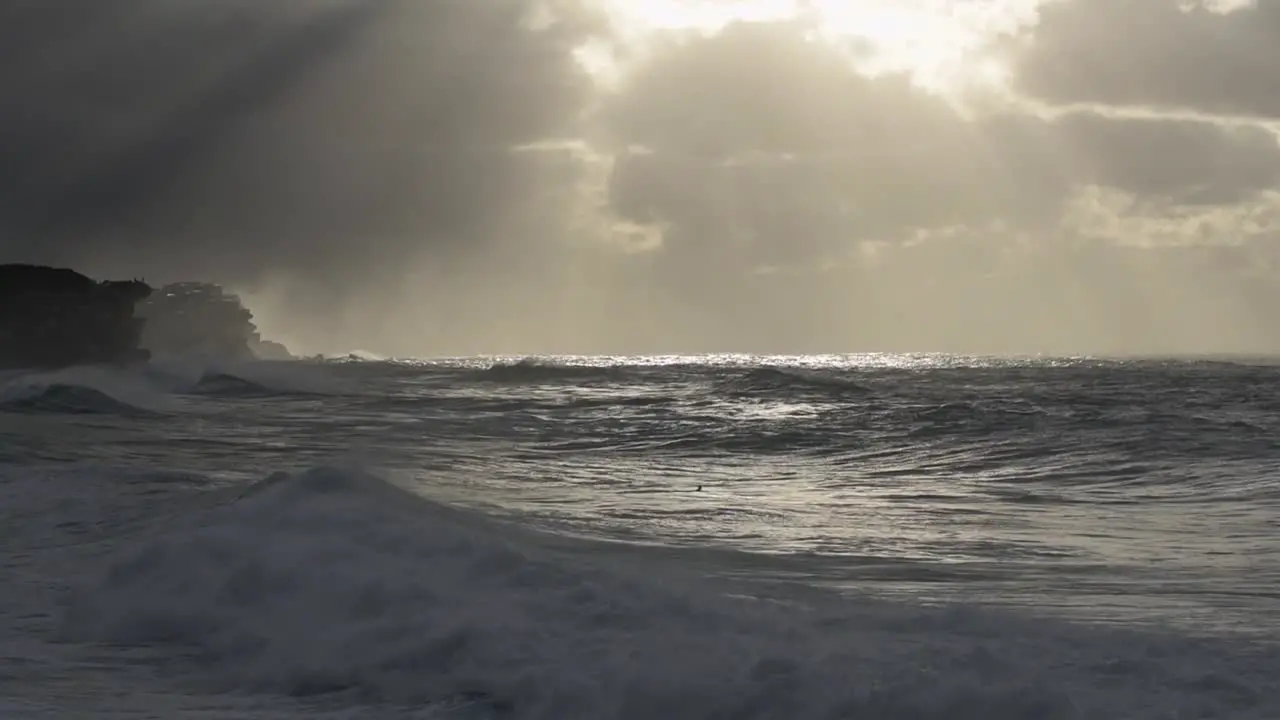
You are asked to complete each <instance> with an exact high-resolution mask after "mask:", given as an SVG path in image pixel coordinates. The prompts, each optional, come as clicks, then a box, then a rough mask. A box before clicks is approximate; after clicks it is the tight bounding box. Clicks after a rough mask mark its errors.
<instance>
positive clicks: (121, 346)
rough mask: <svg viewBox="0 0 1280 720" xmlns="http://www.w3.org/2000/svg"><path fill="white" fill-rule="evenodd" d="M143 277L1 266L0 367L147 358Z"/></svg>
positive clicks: (102, 362)
mask: <svg viewBox="0 0 1280 720" xmlns="http://www.w3.org/2000/svg"><path fill="white" fill-rule="evenodd" d="M150 294H151V288H150V287H148V286H147V284H146V283H144V282H140V281H138V280H126V281H122V282H116V281H105V282H98V281H96V280H93V279H92V278H89V277H87V276H85V275H81V274H80V273H78V272H76V271H74V270H70V269H67V268H54V267H45V266H40V265H22V264H13V265H0V367H5V368H59V367H67V366H70V365H94V364H119V363H132V362H142V361H145V360H147V359H148V358H149V357H150V354H149V353H148V352H147V351H146V350H145V349H143V348H142V346H141V339H142V326H143V321H142V320H141V319H139V318H138V317H136V316H135V314H134V308H135V306H136V305H137V303H138V302H139V301H141V300H143V299H145V298H146V297H147V296H148V295H150Z"/></svg>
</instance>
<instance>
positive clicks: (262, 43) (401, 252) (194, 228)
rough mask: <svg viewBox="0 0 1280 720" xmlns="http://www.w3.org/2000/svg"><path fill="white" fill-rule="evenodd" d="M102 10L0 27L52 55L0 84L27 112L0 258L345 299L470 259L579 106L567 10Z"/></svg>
mask: <svg viewBox="0 0 1280 720" xmlns="http://www.w3.org/2000/svg"><path fill="white" fill-rule="evenodd" d="M109 7H110V9H106V8H107V5H104V4H102V3H94V2H86V1H82V0H50V1H49V2H42V3H39V4H36V3H19V4H18V5H13V6H8V7H7V8H6V9H5V10H4V11H3V12H4V15H5V16H7V17H3V16H0V20H8V21H10V22H0V26H3V27H4V28H5V33H6V34H7V35H9V36H13V37H24V36H29V35H36V36H39V37H45V38H47V39H49V38H55V40H53V41H52V42H50V43H48V44H39V45H38V44H34V43H29V44H28V45H26V46H24V47H22V52H21V53H18V54H17V55H16V61H15V62H14V63H13V64H12V65H11V66H9V67H6V68H5V69H4V71H3V72H5V73H6V74H7V75H8V76H9V77H8V78H6V79H5V80H6V81H5V82H3V83H2V84H0V87H4V88H6V89H5V90H4V91H3V94H4V95H5V96H7V97H4V98H2V99H3V100H4V103H5V106H6V107H10V108H15V107H16V108H24V109H25V110H24V111H23V112H16V113H9V114H6V118H5V119H4V120H3V121H0V123H2V124H3V126H0V138H3V139H4V140H3V141H0V142H2V143H3V145H2V146H0V155H3V156H4V157H5V158H7V159H8V160H9V161H10V162H9V163H8V164H7V165H6V170H5V171H4V174H3V176H0V190H3V191H4V192H0V196H3V197H4V198H5V200H4V204H3V206H2V207H0V229H2V230H3V232H4V235H3V236H2V237H3V240H2V241H0V242H3V243H4V249H5V251H6V254H7V255H11V256H13V255H26V256H31V257H32V258H33V259H43V260H48V261H61V262H69V263H81V264H82V263H88V264H90V265H94V266H98V267H102V268H104V269H111V270H114V271H117V272H121V271H123V272H130V273H131V274H139V273H146V274H151V275H159V276H165V277H175V276H178V275H182V274H189V273H191V272H193V271H195V270H196V269H199V270H200V271H202V272H204V273H206V274H208V275H212V276H213V278H212V279H220V280H231V281H247V280H253V279H255V278H259V277H263V276H266V275H270V274H273V273H279V272H286V273H288V274H290V275H293V276H297V277H300V278H305V279H307V280H308V281H310V282H311V283H313V284H326V285H331V286H338V285H342V284H343V283H344V282H345V281H347V280H353V281H358V282H359V283H364V282H365V281H366V280H368V278H369V277H370V276H371V275H373V274H374V273H373V272H372V270H373V269H375V268H381V267H387V266H395V265H396V264H397V263H398V262H400V261H403V260H405V259H407V258H411V257H415V256H417V255H420V254H422V253H425V252H429V251H436V250H438V251H439V252H441V253H454V254H462V253H465V252H470V250H468V249H467V247H466V246H467V244H468V243H482V242H483V241H484V239H485V236H486V230H487V229H488V228H489V227H491V225H492V224H493V218H501V217H503V216H504V214H505V213H508V212H510V211H512V210H513V208H515V207H517V206H520V205H521V204H522V203H523V199H524V198H525V197H526V196H527V195H528V188H531V187H536V186H537V184H538V181H539V180H540V179H542V177H543V175H542V174H541V173H542V171H543V170H544V169H546V164H545V163H542V162H541V159H540V158H538V157H535V156H533V155H530V154H527V153H525V154H520V153H514V152H512V151H511V148H512V147H513V146H516V145H520V144H524V143H529V142H533V141H537V140H540V139H542V138H544V137H546V136H560V135H564V134H566V133H569V132H571V131H572V128H573V126H574V123H575V121H576V117H577V113H578V112H579V110H580V106H581V105H582V102H583V100H582V97H583V94H584V93H585V92H587V90H588V85H587V82H586V79H585V78H584V77H583V76H582V74H581V72H580V71H579V69H578V68H577V66H576V65H575V64H574V63H573V60H572V56H571V51H572V49H573V47H575V46H576V44H577V43H578V42H579V38H580V37H581V36H582V34H583V33H585V32H587V31H588V28H589V24H590V18H589V16H588V15H586V14H578V15H574V14H573V7H572V6H571V5H570V4H569V3H560V4H559V5H558V6H556V7H555V8H550V7H549V9H548V10H547V11H546V12H544V13H541V14H534V13H532V12H531V6H530V4H529V3H526V2H523V0H493V1H492V2H485V3H458V2H452V1H449V0H383V1H376V0H366V1H357V0H324V1H322V2H306V3H300V2H292V1H290V0H266V2H252V3H250V2H243V1H241V0H234V1H231V0H217V2H209V3H164V2H153V1H152V0H130V1H128V2H119V3H110V4H109ZM82 26H83V27H86V28H87V27H90V26H92V29H93V32H92V33H90V32H88V31H87V30H84V31H75V30H74V28H78V27H82ZM63 27H66V28H71V29H72V30H73V31H72V32H70V33H69V34H68V35H66V36H65V39H63V40H61V41H57V40H56V38H57V37H59V36H58V35H56V34H55V31H56V30H57V29H58V28H63ZM548 177H549V178H551V179H554V176H548ZM362 269H368V270H370V272H367V273H366V272H361V271H362Z"/></svg>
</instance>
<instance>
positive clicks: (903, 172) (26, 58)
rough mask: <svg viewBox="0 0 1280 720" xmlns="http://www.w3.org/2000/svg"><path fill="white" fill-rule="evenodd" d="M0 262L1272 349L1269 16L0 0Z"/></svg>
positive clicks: (509, 317) (514, 306) (329, 335)
mask: <svg viewBox="0 0 1280 720" xmlns="http://www.w3.org/2000/svg"><path fill="white" fill-rule="evenodd" d="M0 48H3V49H2V50H0V58H3V62H0V102H3V107H5V108H6V111H5V112H4V113H3V114H0V158H2V159H3V161H4V162H3V164H2V165H0V261H39V262H49V263H56V264H65V265H71V266H73V267H76V268H78V269H81V270H84V271H86V272H89V273H92V274H96V275H100V276H116V277H134V276H142V277H145V278H146V279H148V280H149V281H152V282H163V281H170V280H180V279H207V280H213V281H219V282H224V283H227V284H230V285H232V286H233V287H235V288H238V289H240V290H241V291H242V292H243V293H244V295H245V296H246V298H248V299H249V300H250V301H251V306H252V308H253V309H254V310H255V311H256V312H257V314H258V315H259V318H260V320H261V324H262V325H263V326H264V329H265V330H266V331H267V333H268V334H269V335H272V336H276V337H279V338H281V339H284V340H285V341H286V342H290V343H292V344H293V345H294V346H295V347H296V348H297V349H302V350H324V351H331V352H339V351H345V350H352V349H357V348H359V349H364V350H369V351H373V352H377V353H382V354H398V355H420V356H421V355H440V354H459V353H471V352H678V351H755V352H809V351H829V352H843V351H867V350H936V351H958V352H982V353H1007V352H1016V353H1023V352H1050V353H1062V352H1065V353H1164V352H1205V353H1221V352H1228V353H1229V352H1271V351H1277V350H1280V320H1277V319H1276V316H1275V313H1274V312H1273V310H1274V309H1275V308H1277V307H1280V252H1278V250H1280V245H1278V244H1277V241H1278V240H1280V235H1278V234H1277V231H1276V229H1277V227H1280V226H1277V223H1278V222H1280V193H1278V192H1277V189H1278V188H1280V145H1278V144H1277V128H1278V127H1280V126H1278V125H1277V123H1278V122H1280V93H1277V91H1276V88H1280V3H1272V4H1270V5H1261V6H1255V4H1254V3H1250V2H1243V1H1241V0H1230V1H1226V0H1223V1H1219V2H1208V0H1205V1H1204V2H1198V3H1197V2H1191V1H1190V0H1183V1H1182V2H1179V1H1178V0H721V1H718V2H717V1H716V0H686V1H684V2H681V1H680V0H484V1H483V2H479V1H476V0H380V1H378V0H114V1H113V2H109V3H108V2H101V0H11V1H10V2H7V3H5V4H4V5H3V6H2V7H0Z"/></svg>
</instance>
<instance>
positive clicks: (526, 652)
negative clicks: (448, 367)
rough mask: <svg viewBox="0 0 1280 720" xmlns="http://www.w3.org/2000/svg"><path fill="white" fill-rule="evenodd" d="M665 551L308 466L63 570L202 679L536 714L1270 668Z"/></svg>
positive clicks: (75, 606)
mask: <svg viewBox="0 0 1280 720" xmlns="http://www.w3.org/2000/svg"><path fill="white" fill-rule="evenodd" d="M575 543H576V544H575ZM656 563H657V559H656V558H652V557H651V558H643V559H642V558H641V557H640V556H639V555H638V554H635V553H631V554H626V553H623V552H622V551H609V550H606V549H605V548H603V547H601V546H598V545H593V544H589V543H586V541H572V540H571V539H569V538H556V537H551V536H542V535H539V534H536V533H534V532H532V531H529V530H525V529H521V528H517V527H514V526H509V525H506V524H503V523H499V522H497V521H494V520H491V519H488V518H485V517H483V516H480V515H475V514H472V513H470V512H466V511H462V510H456V509H453V508H449V507H446V506H443V505H439V504H436V503H432V502H429V501H427V500H424V499H422V498H419V497H417V496H415V495H413V494H412V493H409V492H407V491H405V490H402V489H401V488H399V487H397V486H395V485H394V484H392V483H389V482H386V481H385V480H383V479H382V478H380V477H378V476H376V475H373V474H370V473H367V472H363V471H356V470H347V469H341V468H320V469H316V470H312V471H308V472H304V473H301V474H297V475H288V474H283V473H281V474H276V475H273V476H272V477H271V478H269V479H267V480H266V481H264V482H262V483H259V484H258V485H256V486H254V487H253V488H251V489H250V491H249V492H247V493H244V494H241V495H239V496H238V497H236V498H235V499H234V500H232V501H230V502H227V503H225V504H223V505H221V506H219V507H217V508H214V509H212V510H207V511H204V514H202V515H201V516H199V517H185V518H181V519H179V522H178V524H177V525H176V526H174V527H172V528H171V529H169V530H168V531H164V532H158V533H156V534H154V535H152V536H151V537H148V538H145V539H143V540H142V541H141V542H140V543H139V544H138V545H137V546H136V547H134V548H133V549H132V550H131V551H129V552H127V553H125V554H123V555H122V556H121V557H119V558H117V559H115V560H114V561H113V562H111V563H110V564H109V566H108V567H107V569H106V572H105V573H104V574H103V575H102V576H101V577H100V578H97V579H96V580H95V581H93V582H91V583H89V584H87V585H86V586H84V587H82V588H80V589H79V590H78V591H77V593H76V594H75V596H74V599H73V601H72V603H71V605H70V607H69V608H68V611H67V614H66V617H65V629H66V632H67V635H68V637H70V638H72V639H92V640H101V641H109V642H115V643H130V644H148V645H171V646H174V647H175V649H178V650H181V651H182V653H181V657H185V658H188V659H187V660H186V661H185V664H182V665H178V664H175V667H178V668H180V669H185V670H186V671H187V672H188V673H189V675H188V678H189V679H191V680H192V681H193V682H197V683H199V684H202V685H205V686H207V688H208V689H211V690H217V691H246V690H247V691H255V692H263V693H280V694H285V695H292V696H303V695H315V694H340V695H343V696H346V697H349V698H350V699H351V700H352V701H353V702H390V703H413V704H427V705H436V706H440V707H456V706H458V705H467V706H468V707H469V708H470V709H471V710H472V711H473V712H475V713H476V716H479V717H506V718H520V719H530V720H532V719H539V720H541V719H544V718H545V719H547V720H550V719H551V718H556V719H560V718H588V717H589V718H602V719H607V718H619V719H620V718H640V717H644V718H648V717H663V718H671V719H672V720H682V719H684V718H689V719H690V720H692V719H693V718H707V717H734V718H743V719H744V720H745V719H753V718H759V719H761V720H763V719H764V718H780V717H804V718H815V719H821V718H847V717H875V718H881V719H884V720H892V719H894V718H915V719H917V720H919V719H924V718H948V719H959V720H963V719H965V718H983V719H984V720H1002V719H1005V718H1009V719H1012V718H1026V717H1036V718H1049V719H1052V718H1075V717H1120V716H1123V717H1164V716H1167V715H1171V714H1174V713H1175V711H1177V710H1178V709H1179V708H1182V707H1185V703H1187V702H1194V703H1195V706H1196V707H1197V708H1201V709H1206V708H1207V709H1208V710H1215V711H1214V712H1210V713H1209V714H1222V713H1217V712H1216V710H1221V711H1223V713H1225V714H1231V715H1233V716H1235V717H1242V716H1241V715H1240V714H1239V713H1238V712H1233V711H1234V710H1239V709H1240V705H1239V694H1238V693H1239V691H1240V689H1241V687H1245V686H1253V687H1264V686H1266V685H1267V684H1269V683H1270V682H1271V679H1272V678H1271V671H1270V670H1269V668H1271V667H1274V666H1273V665H1271V664H1268V662H1265V661H1264V660H1262V659H1254V662H1253V664H1244V661H1242V662H1241V663H1237V664H1236V665H1234V666H1233V665H1232V664H1230V663H1217V664H1215V665H1214V666H1213V669H1212V670H1202V671H1201V672H1196V671H1195V670H1193V669H1191V668H1193V667H1194V666H1195V665H1196V664H1195V663H1190V662H1189V661H1190V659H1191V658H1195V657H1203V656H1204V653H1205V652H1206V650H1205V649H1204V648H1200V647H1193V646H1191V645H1189V644H1188V643H1187V642H1186V641H1177V640H1170V639H1161V638H1158V637H1149V636H1136V635H1134V634H1133V633H1129V634H1122V633H1118V632H1116V631H1107V630H1101V629H1099V630H1089V629H1086V628H1077V627H1072V626H1067V625H1062V624H1055V623H1051V622H1043V621H1034V620H1029V619H1025V618H1021V617H1019V616H1014V615H1003V614H1002V615H1000V616H987V615H983V614H981V613H976V612H971V611H960V610H951V611H934V610H924V609H920V608H910V607H905V606H902V605H888V604H883V603H875V602H871V601H867V600H848V601H837V600H835V599H831V598H827V599H819V598H815V599H814V600H813V602H811V603H810V604H807V605H800V604H796V603H794V602H792V603H787V604H779V603H771V602H763V601H760V600H754V599H751V598H750V597H746V596H744V593H748V592H751V587H750V586H741V585H730V584H728V581H724V584H721V583H720V582H718V581H713V580H709V579H706V578H702V579H697V580H695V579H693V578H692V577H691V576H686V575H683V574H680V573H676V572H673V571H671V568H670V567H669V566H660V565H658V564H656ZM735 589H736V591H738V592H739V594H738V595H737V596H731V595H730V593H729V591H730V590H735ZM757 590H758V588H757ZM1153 645H1154V646H1156V647H1153ZM191 651H194V653H192V652H191ZM175 662H176V661H175ZM1200 667H1201V668H1204V667H1206V666H1204V665H1203V664H1201V665H1200ZM1123 668H1135V669H1134V670H1132V671H1131V672H1129V673H1127V674H1125V675H1124V676H1123V677H1122V678H1118V677H1117V673H1118V672H1124V671H1123ZM1210 675H1212V676H1213V680H1212V681H1213V682H1217V683H1218V686H1216V687H1215V686H1213V685H1211V684H1210V682H1209V681H1208V680H1207V678H1208V676H1210ZM1104 676H1105V677H1104ZM1206 703H1209V704H1210V705H1212V707H1210V705H1206ZM1259 704H1270V710H1275V709H1276V704H1275V702H1274V701H1271V700H1263V699H1260V700H1259ZM1267 710H1268V708H1259V712H1260V713H1261V714H1259V715H1258V717H1263V716H1266V711H1267ZM1272 716H1274V713H1272Z"/></svg>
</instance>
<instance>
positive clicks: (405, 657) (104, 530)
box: [0, 355, 1280, 720]
mask: <svg viewBox="0 0 1280 720" xmlns="http://www.w3.org/2000/svg"><path fill="white" fill-rule="evenodd" d="M1278 535H1280V366H1278V365H1273V364H1270V363H1268V362H1267V361H1251V360H1245V359H1234V360H1233V359H1225V360H1154V359H1153V360H1102V359H1090V358H1033V359H990V358H972V357H957V356H946V355H858V356H820V357H755V356H698V357H538V358H511V357H489V358H467V359H454V360H439V361H392V360H382V359H376V358H370V357H360V358H356V357H352V358H343V359H333V360H327V361H318V360H317V361H296V362H276V363H249V364H239V365H225V364H224V365H217V364H211V363H201V362H196V361H194V360H186V361H177V360H173V361H158V362H156V363H153V364H152V365H149V366H147V367H145V368H142V369H135V370H119V369H117V370H113V369H94V368H78V369H72V370H66V371H60V372H55V373H16V372H9V373H6V374H3V375H0V717H2V718H4V719H5V720H19V719H21V718H249V719H253V720H257V719H259V718H282V719H284V718H289V719H292V718H302V717H309V718H366V717H368V718H467V719H470V718H485V719H489V718H494V719H498V718H502V719H509V720H534V719H538V720H578V719H582V720H624V719H625V720H650V719H653V720H684V719H689V720H693V719H699V720H703V719H705V720H737V719H742V720H748V719H750V720H755V719H761V720H763V719H766V718H767V719H775V718H776V719H778V720H805V719H813V720H825V719H828V718H830V719H835V718H847V719H849V720H862V719H866V720H899V719H911V720H923V719H926V718H927V719H933V718H938V719H943V718H945V719H948V720H966V719H969V718H973V719H981V720H1005V719H1009V720H1012V719H1013V718H1018V719H1026V720H1041V719H1045V720H1056V719H1059V718H1062V719H1065V718H1087V719H1090V720H1108V719H1122V718H1123V719H1127V718H1153V719H1154V718H1161V719H1175V718H1177V719H1183V718H1242V719H1244V718H1259V719H1265V720H1276V719H1277V718H1280V614H1278V611H1280V537H1278Z"/></svg>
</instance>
